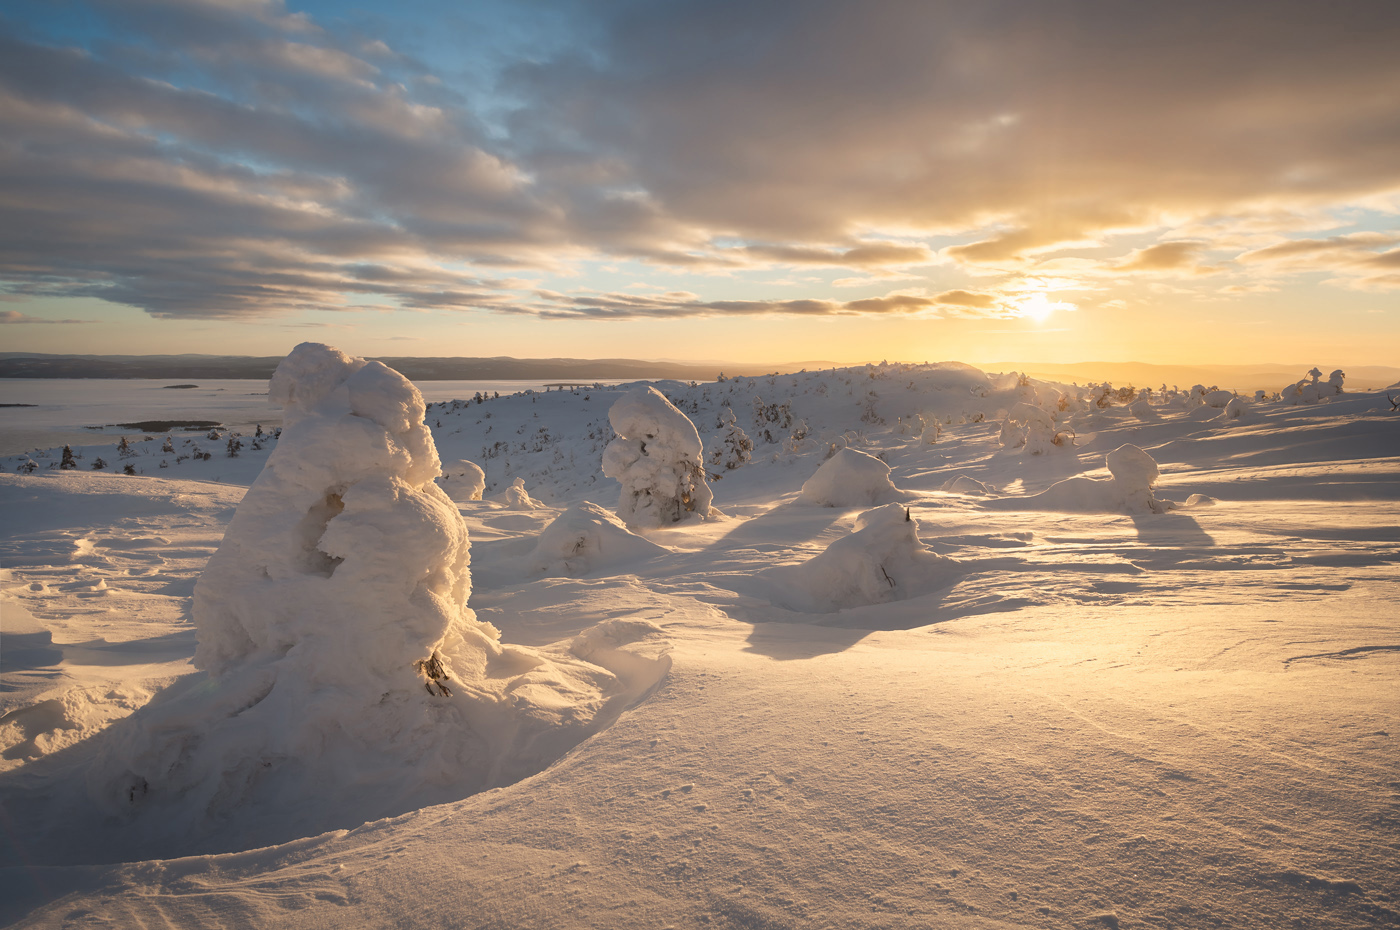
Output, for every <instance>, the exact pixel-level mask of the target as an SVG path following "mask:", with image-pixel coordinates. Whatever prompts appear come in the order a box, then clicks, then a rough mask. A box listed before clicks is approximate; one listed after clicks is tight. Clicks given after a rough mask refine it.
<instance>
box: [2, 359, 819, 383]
mask: <svg viewBox="0 0 1400 930" xmlns="http://www.w3.org/2000/svg"><path fill="white" fill-rule="evenodd" d="M281 361H282V357H281V356H280V355H279V356H246V355H41V354H38V353H29V352H3V353H0V378H248V379H264V378H270V377H271V376H272V372H273V371H274V370H275V369H276V368H277V364H278V363H279V362H281ZM378 361H381V362H383V363H384V364H386V365H388V366H389V367H391V368H394V369H396V370H398V371H399V372H401V373H402V374H403V375H404V376H405V377H407V378H409V379H410V380H413V381H526V380H543V379H554V380H559V379H565V380H566V379H568V378H588V379H594V378H601V379H607V380H610V381H619V380H647V379H659V378H674V379H677V380H681V381H713V380H714V379H715V376H716V375H718V374H719V373H720V372H721V371H724V372H725V373H727V374H729V375H731V376H733V375H739V374H744V375H756V374H760V373H761V374H768V373H770V372H789V371H796V370H797V369H798V368H800V367H803V366H804V364H805V363H801V362H797V363H787V364H776V365H775V364H738V363H725V362H705V363H685V362H675V361H647V360H645V359H634V358H593V359H587V358H509V357H504V356H499V357H495V358H462V357H457V358H409V357H393V356H380V357H378Z"/></svg>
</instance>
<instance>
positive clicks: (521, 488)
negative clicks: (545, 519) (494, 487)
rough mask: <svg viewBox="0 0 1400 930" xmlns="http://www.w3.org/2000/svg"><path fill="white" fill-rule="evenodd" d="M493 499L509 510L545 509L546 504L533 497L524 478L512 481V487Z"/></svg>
mask: <svg viewBox="0 0 1400 930" xmlns="http://www.w3.org/2000/svg"><path fill="white" fill-rule="evenodd" d="M491 499H492V500H493V501H495V502H496V503H498V504H502V505H504V506H505V508H506V509H507V510H543V509H545V506H546V505H544V504H541V503H540V502H539V501H537V500H535V499H534V498H533V497H531V496H530V492H529V491H527V490H525V479H524V478H516V479H515V480H514V481H512V482H511V484H510V487H508V488H506V489H505V490H504V491H502V492H501V493H500V494H497V495H496V496H495V497H493V498H491Z"/></svg>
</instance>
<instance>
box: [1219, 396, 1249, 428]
mask: <svg viewBox="0 0 1400 930" xmlns="http://www.w3.org/2000/svg"><path fill="white" fill-rule="evenodd" d="M1220 419H1222V420H1236V421H1239V422H1240V423H1251V422H1253V421H1254V419H1255V417H1254V408H1253V407H1251V406H1250V405H1249V403H1248V402H1247V401H1246V400H1245V399H1244V398H1243V397H1232V398H1230V402H1229V403H1228V404H1226V405H1225V410H1224V412H1223V413H1221V414H1220Z"/></svg>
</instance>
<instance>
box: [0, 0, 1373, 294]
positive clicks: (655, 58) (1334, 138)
mask: <svg viewBox="0 0 1400 930" xmlns="http://www.w3.org/2000/svg"><path fill="white" fill-rule="evenodd" d="M94 7H95V8H96V9H97V10H99V11H100V14H101V16H102V17H104V18H103V19H102V20H101V24H100V27H98V28H96V29H95V30H94V31H95V32H96V33H97V34H98V35H97V36H96V37H93V36H92V35H88V34H86V33H85V34H83V35H81V36H80V37H79V38H80V39H81V40H82V41H83V42H84V43H86V44H85V47H81V48H79V47H66V46H65V45H64V43H63V42H61V41H56V40H49V41H47V42H45V41H38V40H26V39H22V38H20V35H21V34H25V35H33V34H36V33H37V32H38V28H37V26H36V27H35V28H34V29H26V30H23V31H21V30H14V31H12V32H8V33H6V34H4V35H0V172H3V174H4V177H5V179H6V180H5V191H4V197H5V200H4V203H5V213H6V220H7V222H6V223H5V224H4V225H3V227H0V280H3V282H5V283H6V286H7V288H8V289H9V290H11V291H12V292H13V293H16V294H20V295H28V296H44V295H55V296H87V297H99V298H102V299H105V300H109V301H113V302H118V303H123V304H127V305H130V306H134V307H139V308H141V309H143V310H145V311H146V312H147V313H150V314H152V315H155V316H159V317H170V318H175V317H193V318H201V317H202V318H225V319H259V318H264V317H268V316H273V315H277V314H285V313H291V312H296V311H301V310H306V309H318V310H336V309H350V310H353V309H356V308H357V306H358V304H357V301H358V302H360V303H362V302H363V301H364V299H365V298H372V299H376V300H380V301H382V302H383V303H384V304H385V305H389V306H398V307H402V308H405V309H410V310H415V309H416V310H436V309H454V310H459V309H485V310H492V311H495V312H501V313H541V314H546V315H549V314H554V315H559V314H563V315H570V314H572V315H574V316H579V315H593V316H597V317H601V318H620V317H621V316H623V315H625V314H629V313H630V314H634V315H648V314H650V315H656V316H664V315H666V314H668V313H669V314H673V315H681V316H687V315H701V314H712V315H719V314H725V315H736V316H738V315H745V314H751V313H770V312H777V313H791V314H799V315H800V314H817V315H822V314H830V313H889V312H918V313H934V312H938V308H939V307H948V308H957V307H963V308H964V309H967V310H970V311H973V312H989V313H990V312H997V311H996V310H995V308H996V307H997V306H1000V304H997V303H995V301H994V299H993V298H992V297H990V296H988V297H987V299H988V300H989V301H993V302H992V303H989V304H987V305H985V306H978V305H976V304H956V303H949V302H947V301H943V300H940V299H938V298H937V297H915V296H914V295H912V294H906V295H903V296H896V297H891V296H890V295H886V296H884V297H872V298H866V301H868V303H864V304H862V303H861V302H859V301H851V302H841V301H832V300H813V301H777V302H774V301H764V300H754V301H738V302H721V301H707V300H705V299H703V298H698V297H697V298H695V299H694V300H692V301H689V302H687V301H683V300H673V301H671V302H669V303H667V302H664V301H663V302H662V303H660V304H658V305H656V306H640V305H639V306H627V305H622V304H618V305H611V304H605V303H597V302H594V303H591V304H590V303H588V301H587V300H585V303H584V304H577V305H575V304H560V303H557V302H551V301H541V299H540V298H536V297H528V296H527V297H522V296H521V292H520V288H518V287H513V286H506V285H505V284H503V283H502V280H501V278H500V277H499V274H501V273H502V272H500V269H503V268H518V269H539V270H552V271H556V272H562V271H564V270H565V269H572V268H576V267H577V266H578V265H579V263H582V262H586V261H589V260H598V259H607V258H617V259H624V258H627V259H635V260H637V261H639V262H643V263H648V264H654V265H662V266H668V267H669V268H671V269H677V270H682V271H686V272H694V273H729V272H732V271H735V270H744V269H749V268H758V267H766V266H771V265H774V264H777V265H792V266H811V267H833V268H852V269H859V270H860V272H861V273H862V275H863V278H843V279H841V280H840V285H841V286H846V285H848V284H852V283H853V282H855V281H862V280H865V281H867V282H868V280H869V279H870V278H872V277H875V276H877V275H878V276H883V275H891V274H893V273H895V272H897V271H898V270H900V269H907V268H910V267H915V266H920V265H925V264H929V263H931V262H933V261H935V260H936V259H937V258H942V259H943V260H945V261H947V262H952V263H956V264H959V265H961V266H963V267H964V270H965V271H966V272H967V273H970V274H975V275H978V276H979V277H986V276H988V275H994V274H1004V273H1013V274H1020V273H1028V272H1030V271H1033V270H1034V269H1035V268H1037V267H1038V266H1040V265H1041V264H1042V263H1046V262H1054V261H1057V260H1058V259H1061V258H1064V256H1056V254H1055V253H1056V252H1057V251H1063V250H1066V249H1070V248H1081V247H1087V246H1100V245H1102V244H1103V243H1104V242H1105V241H1107V240H1108V237H1110V236H1112V235H1114V234H1116V233H1124V232H1134V233H1150V234H1157V235H1167V234H1168V232H1167V231H1170V230H1175V232H1173V233H1170V238H1168V239H1167V240H1166V241H1163V242H1159V243H1157V244H1156V245H1153V246H1149V247H1147V248H1145V249H1141V250H1138V251H1137V252H1134V253H1132V254H1131V255H1129V256H1128V257H1126V258H1125V259H1124V260H1123V261H1122V262H1121V263H1120V264H1119V267H1118V268H1117V269H1116V270H1118V271H1132V272H1151V273H1153V274H1154V275H1155V276H1158V277H1171V276H1174V275H1177V274H1193V275H1194V274H1195V273H1197V272H1199V271H1203V270H1206V269H1205V268H1203V267H1202V266H1201V265H1200V264H1199V258H1200V255H1201V254H1202V252H1203V250H1204V249H1203V247H1202V248H1195V247H1193V245H1192V244H1191V243H1194V242H1196V241H1197V239H1196V238H1195V237H1197V236H1199V237H1200V241H1201V242H1206V241H1209V242H1210V243H1211V246H1210V251H1212V252H1214V251H1215V250H1216V249H1217V248H1226V247H1229V248H1242V249H1243V248H1250V247H1251V246H1256V247H1254V248H1251V249H1250V251H1247V252H1246V253H1245V255H1244V256H1241V259H1240V261H1241V262H1242V263H1244V264H1246V265H1248V266H1249V267H1250V268H1252V269H1253V270H1254V272H1255V273H1259V274H1265V273H1267V274H1274V273H1277V274H1291V273H1296V272H1298V271H1307V270H1331V271H1333V272H1335V273H1338V274H1340V275H1343V278H1344V280H1346V281H1347V282H1350V283H1351V286H1355V287H1361V288H1389V287H1393V286H1394V284H1393V281H1394V279H1395V271H1394V268H1395V266H1394V261H1395V258H1394V256H1393V255H1392V254H1391V252H1388V251H1385V250H1384V249H1385V248H1386V247H1387V246H1386V244H1384V243H1379V244H1372V245H1369V246H1368V245H1366V244H1365V243H1364V242H1362V241H1361V240H1359V239H1354V237H1353V240H1354V241H1352V240H1348V241H1347V242H1342V243H1340V244H1338V243H1336V242H1334V241H1333V240H1335V239H1339V238H1340V239H1347V237H1331V238H1327V237H1322V236H1320V235H1316V234H1317V233H1318V231H1319V230H1326V229H1327V228H1328V227H1327V226H1326V224H1327V223H1328V222H1335V220H1334V219H1330V218H1332V217H1334V216H1335V215H1338V214H1339V213H1340V212H1341V211H1342V210H1343V208H1345V207H1347V206H1348V205H1356V204H1370V205H1375V204H1381V203H1393V197H1394V192H1395V191H1396V190H1400V124H1397V123H1396V122H1395V120H1394V96H1393V88H1394V87H1395V86H1396V81H1397V80H1400V60H1397V56H1396V55H1395V54H1394V49H1395V47H1396V45H1397V44H1400V6H1397V5H1396V4H1394V3H1393V2H1390V0H1350V2H1346V3H1344V4H1342V5H1341V6H1340V7H1337V6H1335V5H1331V6H1328V5H1322V4H1316V3H1309V2H1303V0H1281V2H1280V0H1272V2H1267V3H1266V2H1265V0H1241V2H1238V3H1228V4H1222V3H1219V2H1206V0H1179V2H1175V3H1171V4H1124V3H1116V2H1110V0H1047V2H1031V0H1012V2H1009V3H1001V4H968V3H958V2H954V0H930V2H927V3H908V2H902V0H870V2H869V3H866V4H861V5H859V6H856V5H851V4H811V3H802V2H798V0H773V2H769V3H763V4H751V3H741V2H739V0H674V2H668V3H665V4H645V3H637V2H622V3H616V4H583V5H578V6H576V7H573V6H571V7H570V8H569V11H568V15H567V16H562V17H561V19H562V21H564V22H566V23H567V26H566V27H556V26H551V27H549V28H550V29H553V30H554V31H553V32H551V34H550V36H549V40H548V41H547V42H542V43H540V44H539V45H538V47H531V45H530V43H528V42H523V41H519V40H515V44H514V45H510V43H506V44H507V45H508V46H509V47H511V48H513V49H515V51H514V52H513V54H516V55H517V56H518V57H517V59H516V60H514V61H511V62H504V63H503V62H502V61H501V60H500V57H499V55H496V56H495V57H491V58H490V61H491V67H492V68H497V67H498V66H499V71H498V72H493V73H491V74H489V75H486V76H485V77H482V76H481V75H477V76H476V77H474V78H472V79H471V80H467V79H465V78H461V77H460V76H459V75H456V74H454V73H451V72H449V71H446V70H441V69H437V70H435V69H434V68H433V67H432V66H430V65H428V64H425V63H424V62H423V61H420V60H418V59H416V58H414V57H413V56H412V55H410V54H407V53H405V52H404V51H403V50H402V49H400V48H396V47H395V46H396V45H397V44H398V42H397V39H396V37H395V36H394V35H390V34H388V33H385V34H384V35H363V34H353V33H352V32H350V31H349V30H348V27H346V26H344V24H343V22H342V21H340V20H335V19H331V20H327V23H326V24H322V23H318V22H316V21H314V20H313V19H312V18H310V17H309V16H307V15H305V14H298V13H290V12H288V10H287V8H286V6H285V4H284V3H282V2H281V0H237V2H235V0H126V2H118V0H94ZM35 15H36V21H37V14H35ZM511 15H520V16H522V17H524V18H523V19H522V20H521V21H520V22H528V21H529V17H528V16H527V15H526V14H511ZM455 22H457V20H455V19H452V18H444V19H442V20H441V21H437V22H435V23H434V28H435V29H438V30H439V31H440V32H442V33H443V34H444V35H445V36H446V38H447V40H448V41H451V38H452V36H451V34H450V32H451V29H452V28H454V26H453V25H452V24H453V23H455ZM517 25H518V24H517ZM540 28H542V29H543V28H544V27H543V26H541V27H540ZM561 29H567V30H571V31H569V32H568V33H567V34H564V33H563V32H561V31H560V30H561ZM490 44H491V43H489V42H486V43H484V44H483V43H481V42H478V45H477V46H473V48H476V47H485V46H486V45H490ZM482 60H485V59H482ZM474 61H475V59H474ZM478 66H479V63H478V64H474V65H473V67H478ZM483 87H489V88H490V92H489V93H484V92H482V88H483ZM1387 198H1389V199H1387ZM1309 223H1313V224H1315V225H1311V226H1310V225H1308V224H1309ZM1285 228H1287V229H1289V230H1290V231H1291V232H1292V233H1293V234H1296V235H1316V238H1313V239H1290V240H1288V242H1275V243H1269V242H1262V243H1260V242H1259V240H1258V237H1259V236H1271V235H1276V234H1277V233H1278V231H1279V230H1282V229H1285ZM1188 236H1189V237H1192V238H1190V239H1187V238H1186V237H1188ZM935 237H938V238H937V240H935ZM1246 239H1248V240H1249V241H1248V242H1247V243H1246V242H1245V240H1246ZM920 240H924V241H926V242H934V241H938V243H939V244H940V246H941V251H939V252H937V253H935V251H934V250H933V249H932V248H930V247H929V246H927V245H923V244H919V241H920ZM1308 242H1312V243H1320V245H1317V246H1316V247H1314V246H1310V245H1307V244H1290V243H1308ZM1226 243H1241V244H1237V245H1229V246H1226V245H1225V244H1226ZM1327 243H1331V244H1330V245H1329V244H1327ZM1390 245H1391V246H1393V245H1395V242H1394V241H1391V242H1390ZM1363 253H1364V254H1363ZM1057 267H1063V266H1057ZM1107 270H1113V269H1101V270H1100V272H1099V273H1100V274H1101V275H1102V276H1106V274H1104V272H1106V271H1107ZM1094 274H1095V272H1094V271H1093V269H1089V270H1084V271H1082V275H1083V276H1084V277H1085V278H1086V279H1087V278H1089V277H1092V276H1093V275H1094ZM988 290H995V288H988ZM945 293H951V292H945ZM969 293H971V292H969ZM984 296H986V295H984ZM919 300H927V301H928V303H925V304H919V303H918V301H919ZM585 304H587V305H585ZM857 305H859V306H857ZM950 312H951V310H950Z"/></svg>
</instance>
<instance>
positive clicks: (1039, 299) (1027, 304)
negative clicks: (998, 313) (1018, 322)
mask: <svg viewBox="0 0 1400 930" xmlns="http://www.w3.org/2000/svg"><path fill="white" fill-rule="evenodd" d="M1057 310H1075V305H1074V304H1070V303H1065V301H1063V300H1050V297H1049V296H1047V294H1046V293H1044V291H1036V293H1033V294H1026V296H1025V297H1021V298H1018V300H1016V315H1018V317H1026V318H1029V319H1033V321H1036V322H1037V324H1043V322H1044V321H1046V319H1049V318H1050V314H1053V312H1054V311H1057Z"/></svg>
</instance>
